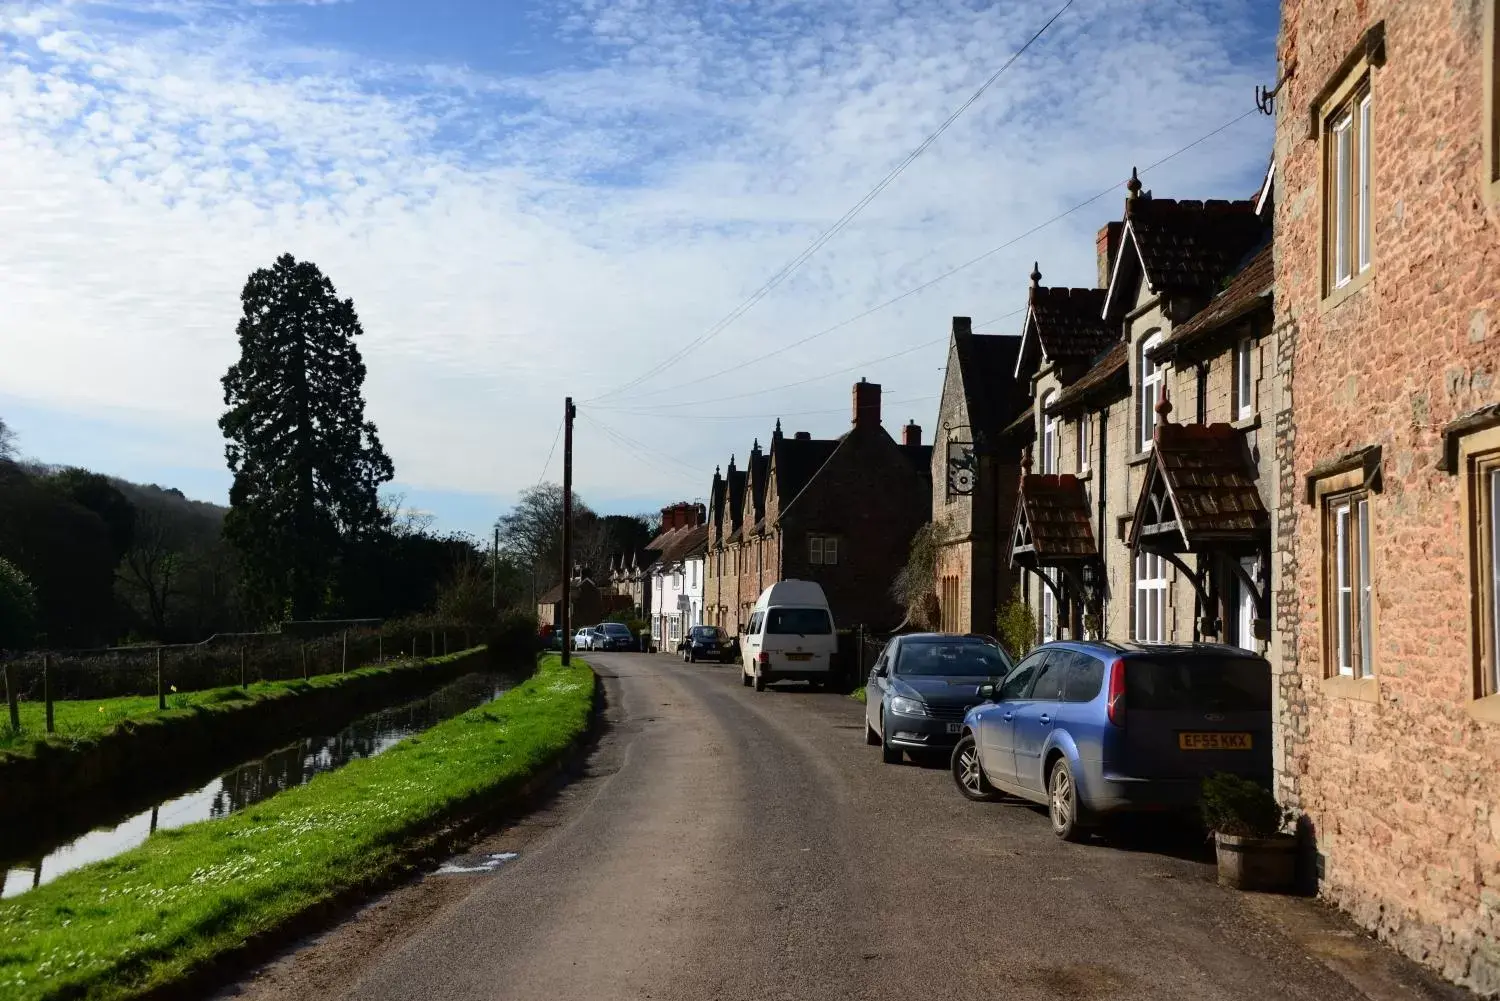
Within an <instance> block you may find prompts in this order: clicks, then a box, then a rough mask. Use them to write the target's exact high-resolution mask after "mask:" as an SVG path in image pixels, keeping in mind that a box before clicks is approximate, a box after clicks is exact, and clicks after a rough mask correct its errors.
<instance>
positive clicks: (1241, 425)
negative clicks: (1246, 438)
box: [1229, 413, 1260, 431]
mask: <svg viewBox="0 0 1500 1001" xmlns="http://www.w3.org/2000/svg"><path fill="white" fill-rule="evenodd" d="M1229 426H1230V427H1232V428H1234V429H1235V430H1236V431H1259V430H1260V414H1255V413H1252V414H1251V415H1250V416H1249V417H1241V418H1240V419H1239V420H1237V421H1234V422H1233V423H1231V424H1230V425H1229Z"/></svg>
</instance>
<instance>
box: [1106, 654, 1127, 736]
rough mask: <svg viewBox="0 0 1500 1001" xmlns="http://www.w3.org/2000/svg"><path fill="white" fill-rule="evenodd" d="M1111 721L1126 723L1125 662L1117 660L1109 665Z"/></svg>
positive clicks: (1116, 723) (1122, 724)
mask: <svg viewBox="0 0 1500 1001" xmlns="http://www.w3.org/2000/svg"><path fill="white" fill-rule="evenodd" d="M1108 705H1109V721H1110V722H1111V723H1113V724H1114V725H1115V726H1124V725H1125V662H1124V661H1123V660H1116V661H1114V662H1113V663H1111V664H1110V665H1109V703H1108Z"/></svg>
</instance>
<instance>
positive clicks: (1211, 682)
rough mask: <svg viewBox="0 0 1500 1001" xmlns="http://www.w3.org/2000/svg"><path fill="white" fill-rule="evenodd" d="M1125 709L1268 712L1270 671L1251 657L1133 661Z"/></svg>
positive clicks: (1128, 664)
mask: <svg viewBox="0 0 1500 1001" xmlns="http://www.w3.org/2000/svg"><path fill="white" fill-rule="evenodd" d="M1125 705H1126V707H1127V708H1129V709H1144V710H1151V709H1165V710H1190V711H1200V712H1269V711H1270V709H1271V665H1270V664H1268V663H1266V662H1265V661H1264V660H1260V659H1259V658H1255V657H1167V658H1162V659H1160V660H1152V659H1149V658H1144V657H1141V658H1137V657H1132V658H1130V659H1129V660H1127V661H1125Z"/></svg>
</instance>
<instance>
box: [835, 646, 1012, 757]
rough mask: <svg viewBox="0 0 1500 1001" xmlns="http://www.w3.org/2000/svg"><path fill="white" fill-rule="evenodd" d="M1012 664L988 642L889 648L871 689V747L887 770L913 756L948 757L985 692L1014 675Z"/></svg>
mask: <svg viewBox="0 0 1500 1001" xmlns="http://www.w3.org/2000/svg"><path fill="white" fill-rule="evenodd" d="M1011 666H1012V665H1011V662H1010V658H1008V657H1007V656H1006V655H1005V651H1004V650H1002V649H1000V647H999V646H998V645H996V644H995V643H992V642H990V641H989V640H988V639H986V638H985V637H983V636H955V635H952V634H949V633H909V634H907V635H904V636H897V637H895V638H894V639H892V640H891V641H890V642H889V643H887V644H886V647H885V649H884V650H882V651H881V653H880V656H879V657H877V658H876V659H875V665H874V667H872V668H871V670H870V678H869V681H868V683H867V684H866V685H865V743H867V744H878V745H880V748H881V754H882V757H883V758H884V759H885V761H886V763H887V764H897V763H899V762H900V761H901V757H902V755H903V754H904V753H905V752H907V751H914V752H923V751H944V752H946V751H948V750H950V749H952V747H953V745H954V744H956V743H958V738H959V735H960V733H961V732H962V730H963V719H964V714H965V713H967V712H968V711H969V709H970V708H972V707H973V706H976V705H979V704H980V703H981V702H983V701H984V699H985V695H984V694H983V693H982V691H981V690H984V691H992V690H993V689H994V685H995V682H997V681H999V680H1000V679H1002V678H1004V677H1005V676H1006V674H1007V673H1009V671H1010V669H1011Z"/></svg>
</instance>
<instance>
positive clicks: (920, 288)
mask: <svg viewBox="0 0 1500 1001" xmlns="http://www.w3.org/2000/svg"><path fill="white" fill-rule="evenodd" d="M1256 113H1257V110H1256V109H1254V108H1252V109H1250V110H1249V111H1246V112H1245V113H1244V114H1242V115H1237V116H1235V117H1234V118H1231V119H1230V120H1229V121H1227V122H1225V123H1224V124H1223V125H1220V126H1219V127H1218V128H1216V129H1214V130H1212V131H1211V132H1207V133H1205V134H1204V135H1201V136H1199V137H1198V138H1197V139H1194V140H1193V141H1192V142H1190V143H1188V144H1187V145H1186V146H1183V147H1181V148H1180V149H1176V150H1174V151H1172V152H1171V153H1168V154H1167V155H1166V156H1164V157H1162V158H1161V159H1159V160H1157V161H1155V162H1154V163H1151V164H1149V165H1147V166H1145V167H1143V168H1140V169H1139V170H1138V173H1148V172H1149V171H1152V170H1154V169H1156V168H1157V167H1160V166H1162V165H1163V164H1165V163H1167V162H1168V161H1170V160H1174V159H1176V158H1177V157H1179V156H1181V155H1182V154H1184V153H1186V152H1187V151H1188V150H1190V149H1192V148H1193V147H1195V146H1198V145H1200V144H1202V143H1205V142H1207V141H1208V140H1210V139H1212V138H1213V137H1214V136H1216V135H1218V134H1219V133H1221V132H1223V131H1224V130H1226V129H1229V128H1232V127H1233V126H1235V125H1238V124H1239V123H1240V122H1242V121H1244V120H1245V119H1246V118H1249V117H1250V116H1251V115H1254V114H1256ZM1121 183H1123V182H1121ZM1119 187H1120V184H1119V183H1116V184H1112V185H1110V186H1109V187H1107V188H1105V189H1104V190H1102V191H1100V192H1099V193H1098V194H1095V195H1093V196H1091V197H1089V198H1086V199H1085V200H1083V201H1081V202H1079V203H1078V204H1077V205H1074V206H1073V207H1072V208H1070V209H1067V210H1066V211H1063V212H1059V213H1058V214H1057V215H1055V216H1053V217H1052V218H1050V219H1047V220H1046V221H1045V222H1041V223H1038V224H1037V225H1035V226H1033V227H1031V228H1030V229H1028V230H1026V231H1025V232H1024V233H1021V234H1019V235H1017V236H1015V237H1012V238H1011V239H1009V240H1006V241H1005V242H1004V243H1002V244H1000V245H999V246H996V247H991V248H990V249H989V250H986V251H985V252H984V253H982V254H980V255H979V256H977V257H972V258H970V259H969V260H967V261H965V262H964V263H962V264H960V265H957V266H956V267H952V268H949V269H948V270H947V271H944V272H943V273H942V274H940V275H937V276H936V277H934V278H930V279H928V280H927V281H925V282H923V283H922V284H920V285H915V286H913V287H912V288H909V289H907V290H906V291H904V292H901V293H899V294H897V295H894V296H892V297H891V298H889V299H887V300H885V301H884V302H881V303H877V304H876V305H874V306H871V307H870V308H869V309H866V310H864V311H863V312H860V313H856V314H855V315H853V316H851V317H849V318H848V319H845V320H840V321H839V322H838V323H835V324H834V325H833V326H831V327H825V328H823V329H822V330H820V331H818V332H817V333H815V334H810V335H808V336H807V337H804V338H802V339H801V340H797V341H793V342H792V343H790V344H784V345H782V346H781V347H779V348H774V349H772V350H771V351H768V352H766V353H765V354H763V355H758V356H756V357H754V358H750V359H748V360H746V361H742V362H738V363H736V364H734V365H731V366H729V367H728V368H725V369H721V370H719V371H717V372H714V373H711V374H709V375H700V376H697V377H696V378H694V379H693V380H692V381H691V382H684V383H678V384H676V385H672V386H668V387H666V388H665V389H657V390H650V391H649V394H648V395H658V394H661V393H669V392H672V391H673V390H677V389H681V388H683V387H684V386H692V385H696V384H698V383H702V382H707V381H708V380H710V379H716V378H718V377H719V376H722V375H728V374H730V373H732V372H738V371H740V370H742V369H743V368H745V367H746V366H747V365H754V364H756V363H758V362H762V361H765V360H767V359H769V358H775V357H776V356H777V355H780V354H782V353H784V352H786V351H790V350H791V349H793V348H799V347H802V346H803V345H805V344H810V343H811V342H813V341H815V340H818V339H819V338H820V337H826V336H828V335H829V334H832V333H835V332H836V331H839V330H842V329H843V328H845V327H847V326H849V325H850V324H852V323H857V322H858V321H860V320H863V319H864V318H865V317H867V316H871V315H873V314H875V313H878V312H880V311H881V310H883V309H888V308H890V307H891V306H894V305H896V303H898V302H901V301H902V300H905V299H908V298H910V297H911V296H914V295H916V294H918V293H919V292H925V291H927V289H929V288H931V287H932V286H934V285H936V284H938V283H939V282H943V281H947V280H948V279H949V278H952V277H953V276H954V275H956V274H958V273H959V272H960V271H965V270H967V269H969V268H971V267H973V266H974V265H976V264H978V263H980V262H981V261H985V260H988V259H989V258H991V257H993V256H994V255H996V254H998V253H1000V251H1002V250H1008V249H1010V248H1011V247H1013V246H1015V245H1016V244H1018V243H1020V242H1021V241H1022V240H1025V239H1026V238H1027V237H1030V236H1034V235H1036V234H1037V233H1039V232H1041V231H1042V230H1044V229H1046V228H1047V227H1049V226H1051V225H1053V224H1055V223H1058V222H1061V221H1062V220H1064V219H1066V218H1067V217H1068V216H1070V215H1073V214H1074V213H1075V212H1079V211H1082V210H1083V209H1085V208H1088V207H1089V206H1090V205H1092V204H1094V203H1095V202H1097V201H1098V200H1099V199H1101V198H1103V197H1104V196H1105V195H1108V194H1110V193H1111V192H1113V191H1117V190H1119ZM1023 311H1024V310H1014V311H1012V312H1010V313H1007V314H1006V315H1005V316H1001V317H997V318H996V319H994V320H987V321H985V324H982V326H983V325H988V324H990V323H998V322H999V321H1000V320H1003V319H1007V318H1008V317H1011V316H1015V315H1017V314H1018V313H1021V312H1023ZM611 395H612V394H611ZM599 399H602V397H599ZM641 402H644V401H641Z"/></svg>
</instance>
